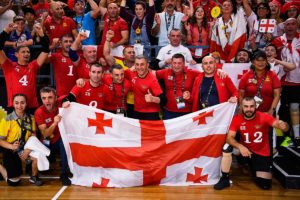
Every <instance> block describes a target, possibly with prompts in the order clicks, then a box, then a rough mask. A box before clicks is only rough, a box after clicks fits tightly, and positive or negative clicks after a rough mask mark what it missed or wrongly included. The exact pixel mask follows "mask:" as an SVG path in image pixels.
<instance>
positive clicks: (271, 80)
mask: <svg viewBox="0 0 300 200" xmlns="http://www.w3.org/2000/svg"><path fill="white" fill-rule="evenodd" d="M251 62H252V65H251V67H250V69H251V70H250V71H248V72H247V73H245V74H244V75H243V76H242V78H241V81H240V84H239V94H240V97H241V99H243V98H244V97H254V99H255V100H256V104H257V106H258V108H257V110H258V111H261V112H267V113H269V114H271V115H273V114H274V112H275V109H276V107H277V104H278V102H279V99H280V91H281V84H280V81H279V79H278V77H277V75H276V74H275V73H274V72H273V71H271V70H270V69H271V66H270V64H269V63H268V60H267V55H266V53H265V52H263V51H260V50H259V51H256V52H255V53H254V54H253V56H252V59H251Z"/></svg>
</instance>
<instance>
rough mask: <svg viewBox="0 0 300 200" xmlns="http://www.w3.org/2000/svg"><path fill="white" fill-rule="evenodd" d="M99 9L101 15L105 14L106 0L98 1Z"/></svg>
mask: <svg viewBox="0 0 300 200" xmlns="http://www.w3.org/2000/svg"><path fill="white" fill-rule="evenodd" d="M99 9H100V14H101V16H102V17H103V16H104V15H105V13H106V12H107V8H106V0H101V1H100V2H99Z"/></svg>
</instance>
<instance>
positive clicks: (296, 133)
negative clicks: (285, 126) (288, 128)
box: [293, 124, 300, 138]
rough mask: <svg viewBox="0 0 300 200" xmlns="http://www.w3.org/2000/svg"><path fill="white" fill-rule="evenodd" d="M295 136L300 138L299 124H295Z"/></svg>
mask: <svg viewBox="0 0 300 200" xmlns="http://www.w3.org/2000/svg"><path fill="white" fill-rule="evenodd" d="M293 131H294V137H295V138H299V137H300V136H299V124H297V125H293Z"/></svg>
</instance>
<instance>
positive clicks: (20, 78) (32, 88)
mask: <svg viewBox="0 0 300 200" xmlns="http://www.w3.org/2000/svg"><path fill="white" fill-rule="evenodd" d="M39 68H40V66H39V65H38V63H37V62H36V60H34V61H32V62H31V63H29V64H28V65H19V64H18V63H15V62H12V61H11V60H9V59H7V60H6V61H5V62H4V63H3V65H2V70H3V74H4V77H5V82H6V90H7V104H8V107H12V106H13V104H12V98H13V96H14V95H15V94H17V93H22V94H25V95H26V97H27V103H28V108H36V107H38V106H39V104H38V101H37V97H36V77H37V72H38V70H39Z"/></svg>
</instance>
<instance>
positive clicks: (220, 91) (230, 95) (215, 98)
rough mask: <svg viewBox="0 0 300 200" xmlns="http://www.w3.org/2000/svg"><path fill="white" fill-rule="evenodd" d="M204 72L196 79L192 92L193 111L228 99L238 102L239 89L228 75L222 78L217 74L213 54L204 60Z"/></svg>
mask: <svg viewBox="0 0 300 200" xmlns="http://www.w3.org/2000/svg"><path fill="white" fill-rule="evenodd" d="M202 68H203V73H200V74H199V75H198V77H197V78H196V79H195V81H194V85H193V90H192V94H191V101H192V111H193V112H195V111H197V110H200V109H204V108H207V107H210V106H214V105H216V104H219V103H223V102H226V101H229V102H232V103H236V102H237V98H238V91H237V89H236V87H235V86H234V84H233V82H232V80H231V79H230V78H229V77H228V76H226V77H225V78H223V79H221V78H220V76H219V75H218V74H217V69H216V61H215V59H214V58H213V57H212V56H205V57H204V58H203V60H202Z"/></svg>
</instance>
